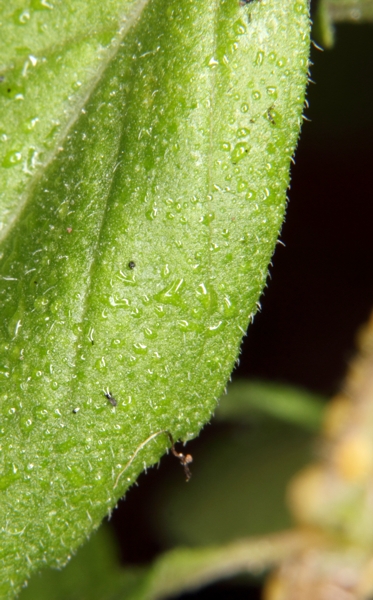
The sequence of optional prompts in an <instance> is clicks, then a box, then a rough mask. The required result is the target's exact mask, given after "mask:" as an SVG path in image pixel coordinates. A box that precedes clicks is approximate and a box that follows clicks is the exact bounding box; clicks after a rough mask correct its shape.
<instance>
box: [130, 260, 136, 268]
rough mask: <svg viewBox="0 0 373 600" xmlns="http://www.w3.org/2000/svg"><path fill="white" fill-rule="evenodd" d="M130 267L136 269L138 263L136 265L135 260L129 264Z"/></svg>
mask: <svg viewBox="0 0 373 600" xmlns="http://www.w3.org/2000/svg"><path fill="white" fill-rule="evenodd" d="M128 266H129V268H130V269H134V268H135V267H136V263H134V262H133V260H130V262H129V263H128Z"/></svg>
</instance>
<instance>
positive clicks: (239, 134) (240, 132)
mask: <svg viewBox="0 0 373 600" xmlns="http://www.w3.org/2000/svg"><path fill="white" fill-rule="evenodd" d="M249 134H250V130H249V129H247V128H246V127H240V129H237V137H239V138H243V137H246V136H248V135H249Z"/></svg>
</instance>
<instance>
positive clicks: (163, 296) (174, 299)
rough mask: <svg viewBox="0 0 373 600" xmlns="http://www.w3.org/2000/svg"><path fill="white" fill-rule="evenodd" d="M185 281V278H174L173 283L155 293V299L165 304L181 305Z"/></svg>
mask: <svg viewBox="0 0 373 600" xmlns="http://www.w3.org/2000/svg"><path fill="white" fill-rule="evenodd" d="M183 282H184V280H183V279H174V280H173V281H172V283H171V285H168V286H167V287H166V288H164V289H163V290H161V291H160V292H158V294H155V296H154V299H155V300H157V301H158V302H163V303H164V304H173V305H175V306H180V304H181V297H180V290H181V288H182V286H183Z"/></svg>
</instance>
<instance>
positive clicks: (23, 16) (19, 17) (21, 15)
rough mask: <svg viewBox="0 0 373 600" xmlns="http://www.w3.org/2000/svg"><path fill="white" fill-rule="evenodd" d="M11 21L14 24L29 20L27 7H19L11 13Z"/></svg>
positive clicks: (24, 22)
mask: <svg viewBox="0 0 373 600" xmlns="http://www.w3.org/2000/svg"><path fill="white" fill-rule="evenodd" d="M12 17H13V21H14V23H15V24H16V25H26V23H28V22H29V20H30V11H29V10H27V9H23V8H19V9H18V10H16V11H14V13H13V14H12Z"/></svg>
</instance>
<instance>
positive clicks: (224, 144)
mask: <svg viewBox="0 0 373 600" xmlns="http://www.w3.org/2000/svg"><path fill="white" fill-rule="evenodd" d="M220 148H221V149H222V150H224V151H225V152H229V150H230V149H231V145H230V143H229V142H221V144H220Z"/></svg>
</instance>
